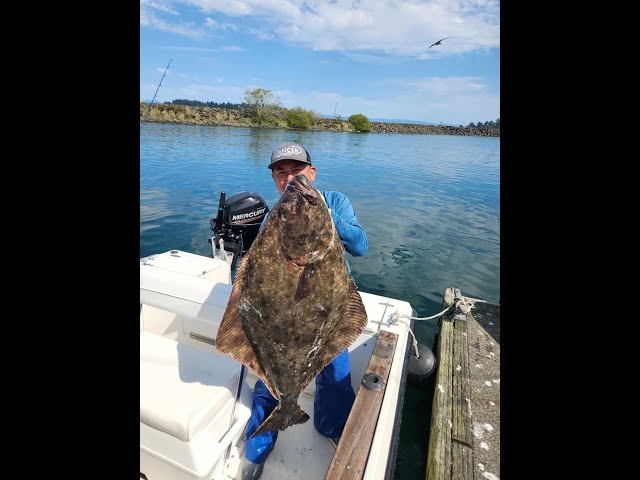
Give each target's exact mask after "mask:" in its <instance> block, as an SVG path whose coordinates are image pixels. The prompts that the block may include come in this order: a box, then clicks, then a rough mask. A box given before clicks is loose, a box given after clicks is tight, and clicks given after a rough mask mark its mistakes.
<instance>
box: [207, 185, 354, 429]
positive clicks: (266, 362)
mask: <svg viewBox="0 0 640 480" xmlns="http://www.w3.org/2000/svg"><path fill="white" fill-rule="evenodd" d="M366 324H367V314H366V311H365V309H364V305H363V304H362V299H361V298H360V294H359V293H358V291H357V290H356V286H355V284H354V282H353V279H352V278H351V276H350V275H349V272H348V270H347V265H346V262H345V258H344V247H343V245H342V242H341V241H340V237H339V236H338V232H337V231H336V229H335V225H334V223H333V219H332V218H331V212H330V210H329V209H328V207H327V205H326V203H325V201H324V198H323V197H322V195H321V194H320V193H319V192H318V190H316V189H315V188H314V187H313V186H312V185H311V183H310V182H309V180H308V179H307V177H305V176H304V174H298V175H296V176H295V177H293V178H292V179H291V181H290V182H289V183H288V184H287V186H286V188H285V190H284V192H283V193H282V195H281V197H280V199H279V200H278V202H277V203H276V205H274V207H273V208H272V209H271V211H270V212H269V216H268V217H267V219H266V220H265V223H264V225H263V226H262V229H261V230H260V232H259V233H258V236H257V237H256V239H255V240H254V242H253V244H252V246H251V248H250V250H249V251H248V252H247V254H246V255H245V257H244V258H243V259H242V261H241V262H240V264H239V266H238V270H237V271H236V276H235V280H234V283H233V288H232V291H231V295H230V297H229V303H228V304H227V309H226V311H225V313H224V316H223V318H222V322H221V324H220V328H219V330H218V334H217V337H216V346H217V348H218V350H219V351H220V352H222V353H226V354H229V355H231V356H232V357H233V358H234V359H235V360H237V361H239V362H242V363H243V364H244V365H246V366H247V367H249V368H251V369H252V370H253V371H254V372H255V373H256V375H257V376H258V377H259V378H260V379H261V380H262V381H263V382H264V383H265V385H266V387H267V388H268V389H269V391H270V392H271V394H272V395H273V396H274V397H275V398H276V399H277V400H278V401H279V403H278V405H277V406H276V408H275V409H274V411H273V412H272V413H271V415H270V416H269V417H268V418H267V419H266V420H265V421H264V422H263V423H262V425H260V427H259V428H258V429H257V430H256V431H255V433H254V434H253V435H252V436H255V435H258V434H259V433H261V432H265V431H275V430H284V429H286V428H287V427H290V426H292V425H296V424H299V423H304V422H306V421H307V420H308V419H309V415H307V413H305V412H304V410H302V408H301V407H300V405H299V404H298V397H299V396H300V394H301V393H302V392H303V391H304V389H305V388H306V387H307V385H309V383H310V382H311V380H313V379H314V378H315V376H316V375H317V374H318V373H319V372H320V371H321V370H322V369H323V368H324V367H325V366H326V365H327V364H329V363H330V362H331V361H332V360H333V359H334V358H336V357H337V356H338V355H339V354H340V353H341V352H342V351H343V350H344V349H345V348H347V347H348V346H349V345H351V343H353V342H354V341H355V340H356V339H357V338H358V336H359V335H360V333H361V332H362V331H363V329H364V327H365V325H366Z"/></svg>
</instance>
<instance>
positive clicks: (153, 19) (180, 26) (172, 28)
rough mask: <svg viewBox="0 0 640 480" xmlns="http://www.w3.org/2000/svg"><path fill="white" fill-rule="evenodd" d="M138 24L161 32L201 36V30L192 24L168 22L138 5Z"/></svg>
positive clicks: (195, 37) (194, 37) (196, 37)
mask: <svg viewBox="0 0 640 480" xmlns="http://www.w3.org/2000/svg"><path fill="white" fill-rule="evenodd" d="M140 26H141V27H148V28H152V29H154V30H160V31H162V32H170V33H175V34H176V35H181V36H184V37H188V38H192V39H198V38H201V37H202V36H203V32H202V31H201V30H199V29H197V28H194V27H193V25H190V24H185V23H170V22H167V21H165V20H164V19H162V18H159V17H157V16H156V15H155V14H154V13H153V12H152V11H149V10H145V9H143V8H142V6H141V7H140Z"/></svg>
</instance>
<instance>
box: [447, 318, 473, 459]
mask: <svg viewBox="0 0 640 480" xmlns="http://www.w3.org/2000/svg"><path fill="white" fill-rule="evenodd" d="M468 315H470V313H469V314H468ZM452 366H453V373H452V375H453V400H452V403H453V412H452V416H453V426H452V429H453V430H452V432H451V436H452V439H453V440H454V441H457V442H460V443H463V444H465V445H467V446H469V447H472V446H473V437H472V431H471V391H470V387H469V348H468V335H467V320H458V319H457V318H454V320H453V365H452Z"/></svg>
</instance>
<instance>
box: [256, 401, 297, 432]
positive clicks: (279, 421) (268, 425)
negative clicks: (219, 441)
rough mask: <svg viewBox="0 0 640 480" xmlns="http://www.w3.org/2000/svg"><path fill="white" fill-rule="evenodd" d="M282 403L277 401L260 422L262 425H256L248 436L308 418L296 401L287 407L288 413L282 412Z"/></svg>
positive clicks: (284, 426)
mask: <svg viewBox="0 0 640 480" xmlns="http://www.w3.org/2000/svg"><path fill="white" fill-rule="evenodd" d="M282 410H283V409H282V403H279V404H278V406H277V407H276V408H275V409H274V410H273V412H271V415H269V417H267V419H266V420H265V421H264V422H262V425H260V426H259V427H258V429H257V430H256V431H255V432H253V434H252V435H251V436H250V437H249V438H253V437H255V436H256V435H260V434H261V433H263V432H271V431H275V430H284V429H285V428H287V427H290V426H292V425H297V424H299V423H304V422H306V421H307V420H309V415H307V413H305V411H304V410H302V408H300V405H298V403H297V402H296V403H294V404H293V408H291V409H287V410H288V412H289V413H287V414H283V413H282Z"/></svg>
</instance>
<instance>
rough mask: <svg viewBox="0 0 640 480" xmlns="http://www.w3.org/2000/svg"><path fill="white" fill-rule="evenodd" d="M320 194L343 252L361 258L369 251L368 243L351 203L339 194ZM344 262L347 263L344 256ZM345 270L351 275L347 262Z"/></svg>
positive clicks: (326, 192)
mask: <svg viewBox="0 0 640 480" xmlns="http://www.w3.org/2000/svg"><path fill="white" fill-rule="evenodd" d="M320 193H322V195H323V196H324V199H325V201H326V202H327V207H329V208H330V209H331V217H332V218H333V223H334V224H335V226H336V230H337V231H338V235H339V236H340V240H342V244H343V245H344V249H345V251H347V252H349V253H350V254H351V255H353V256H354V257H361V256H363V255H364V254H365V253H367V250H369V242H368V240H367V234H366V232H365V231H364V228H362V227H361V226H360V224H359V223H358V219H357V218H356V213H355V212H354V211H353V207H352V206H351V201H350V200H349V199H348V198H347V197H346V195H344V194H343V193H341V192H334V191H330V190H320ZM345 261H347V256H346V254H345ZM347 269H348V270H349V273H351V267H350V266H349V261H347Z"/></svg>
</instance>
